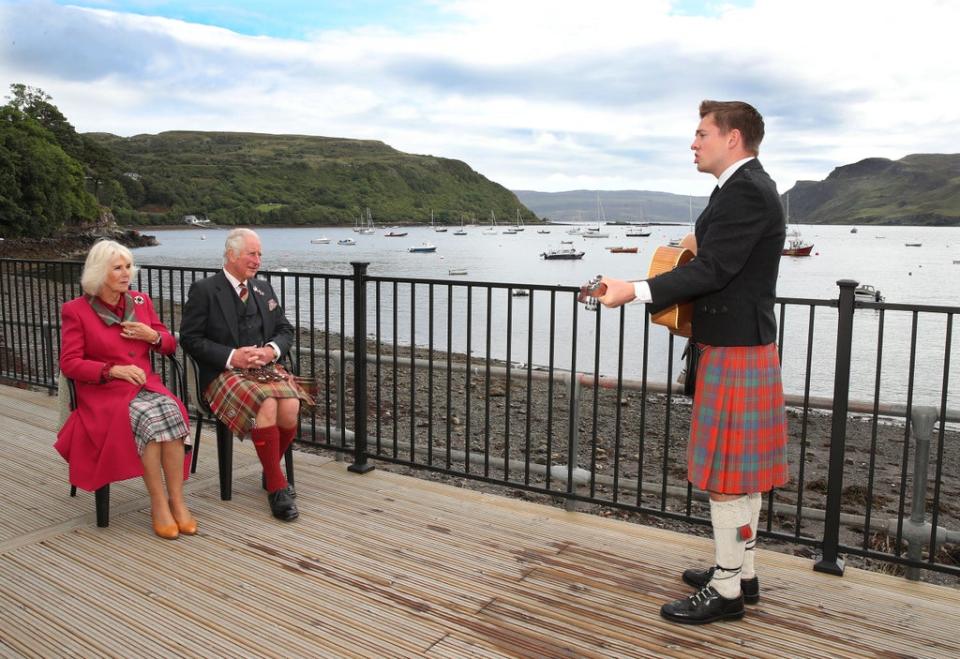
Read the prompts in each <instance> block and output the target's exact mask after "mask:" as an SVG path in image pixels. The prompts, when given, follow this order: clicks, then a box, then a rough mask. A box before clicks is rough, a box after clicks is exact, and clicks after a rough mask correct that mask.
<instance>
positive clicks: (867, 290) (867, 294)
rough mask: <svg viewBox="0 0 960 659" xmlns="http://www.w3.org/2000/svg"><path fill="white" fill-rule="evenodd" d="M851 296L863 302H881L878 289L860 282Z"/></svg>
mask: <svg viewBox="0 0 960 659" xmlns="http://www.w3.org/2000/svg"><path fill="white" fill-rule="evenodd" d="M853 297H854V298H855V299H857V300H863V301H864V302H883V296H882V295H881V294H880V291H879V290H877V289H876V288H874V287H873V286H871V285H870V284H860V285H859V286H857V287H856V288H855V289H854V291H853Z"/></svg>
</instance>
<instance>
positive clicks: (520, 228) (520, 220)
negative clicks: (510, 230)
mask: <svg viewBox="0 0 960 659" xmlns="http://www.w3.org/2000/svg"><path fill="white" fill-rule="evenodd" d="M525 228H526V227H525V226H523V217H521V216H520V209H519V208H518V209H517V224H516V226H515V227H514V229H515V230H516V231H523V230H524V229H525Z"/></svg>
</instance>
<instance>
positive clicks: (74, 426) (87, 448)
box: [54, 291, 189, 491]
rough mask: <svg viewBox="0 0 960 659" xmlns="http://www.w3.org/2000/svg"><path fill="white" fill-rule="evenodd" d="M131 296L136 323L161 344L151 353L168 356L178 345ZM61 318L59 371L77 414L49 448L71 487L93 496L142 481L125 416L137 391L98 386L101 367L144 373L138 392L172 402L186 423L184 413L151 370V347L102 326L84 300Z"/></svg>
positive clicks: (141, 297)
mask: <svg viewBox="0 0 960 659" xmlns="http://www.w3.org/2000/svg"><path fill="white" fill-rule="evenodd" d="M130 295H131V297H132V298H133V299H134V310H133V311H134V316H135V317H136V319H137V320H138V321H139V322H141V323H144V324H146V325H149V326H150V327H152V328H153V329H155V330H156V331H158V332H160V336H161V342H160V345H159V346H157V347H156V348H154V349H155V350H157V351H158V352H160V353H162V354H164V355H169V354H172V353H173V352H174V351H175V350H176V349H177V340H176V339H175V338H174V337H173V335H172V334H170V332H169V331H167V328H166V327H164V325H163V323H162V322H160V319H159V318H158V317H157V313H156V311H154V309H153V302H151V301H150V298H149V297H147V295H146V294H144V293H139V292H136V291H130ZM138 301H139V302H140V303H139V304H138V303H137V302H138ZM61 317H62V321H63V327H62V330H61V337H60V370H61V371H62V372H63V374H64V375H65V376H67V377H68V378H70V379H71V380H73V381H74V384H75V385H76V390H77V409H75V410H74V411H73V412H71V414H70V416H69V417H68V418H67V422H66V423H64V424H63V428H61V429H60V433H59V434H58V435H57V442H56V443H55V444H54V448H56V449H57V451H58V452H59V453H60V455H62V456H63V458H64V460H66V461H67V462H68V463H69V464H70V484H71V485H76V486H77V487H79V488H81V489H84V490H89V491H93V490H96V489H99V488H100V487H102V486H103V485H106V484H108V483H112V482H114V481H121V480H126V479H128V478H135V477H138V476H142V475H143V464H142V463H141V462H140V456H139V455H138V454H137V445H136V441H135V440H134V438H133V429H132V428H131V427H130V412H129V405H130V401H131V400H133V398H134V396H136V395H137V392H138V391H139V390H140V388H139V387H137V386H135V385H133V384H130V383H129V382H127V381H126V380H117V379H113V380H107V381H106V382H105V383H103V384H100V374H101V372H102V371H103V367H104V366H105V365H106V364H107V363H108V362H109V363H113V364H118V365H126V364H135V365H137V366H139V367H140V368H142V369H143V370H144V371H145V372H146V373H147V382H146V384H145V385H143V388H144V389H146V390H148V391H155V392H158V393H162V394H165V395H167V396H170V397H171V398H174V400H176V401H177V404H178V405H179V406H180V413H181V414H183V418H184V421H186V422H187V423H189V418H188V417H187V410H186V408H185V407H184V406H183V403H182V402H181V401H180V400H179V399H177V398H175V397H174V395H173V394H172V393H171V392H170V391H169V390H168V389H167V388H166V387H165V386H163V382H162V381H161V379H160V376H159V375H157V374H156V373H154V372H153V369H152V368H151V367H150V350H151V348H152V346H150V345H149V344H148V343H147V342H145V341H139V340H135V339H125V338H123V337H122V336H120V330H121V327H120V324H119V323H117V324H114V325H110V326H109V327H108V326H107V325H106V324H104V322H103V321H102V320H101V319H100V317H99V316H98V315H97V313H96V312H95V311H94V310H93V307H91V306H90V303H89V302H88V301H87V299H86V298H85V297H80V298H77V299H75V300H71V301H70V302H67V303H66V304H64V305H63V309H62V310H61ZM185 464H186V461H185Z"/></svg>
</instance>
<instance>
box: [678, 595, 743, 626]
mask: <svg viewBox="0 0 960 659" xmlns="http://www.w3.org/2000/svg"><path fill="white" fill-rule="evenodd" d="M660 615H662V616H663V617H664V618H666V619H667V620H669V621H670V622H679V623H681V624H684V625H705V624H707V623H708V622H716V621H717V620H726V619H730V620H737V619H739V618H742V617H743V595H742V594H741V595H740V596H738V597H736V598H735V599H732V600H731V599H727V598H726V597H722V596H721V595H720V593H718V592H717V591H715V590H714V589H713V587H712V586H707V587H705V588H701V589H700V590H698V591H697V592H695V593H694V594H693V595H691V596H690V597H685V598H683V599H679V600H676V601H673V602H670V603H669V604H664V605H663V606H661V607H660Z"/></svg>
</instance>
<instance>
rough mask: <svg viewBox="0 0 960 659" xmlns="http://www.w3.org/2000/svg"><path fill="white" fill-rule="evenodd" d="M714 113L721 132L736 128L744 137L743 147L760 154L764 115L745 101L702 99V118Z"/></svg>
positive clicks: (754, 153) (714, 119)
mask: <svg viewBox="0 0 960 659" xmlns="http://www.w3.org/2000/svg"><path fill="white" fill-rule="evenodd" d="M708 114H712V115H713V121H714V122H715V123H716V124H717V128H719V129H720V132H721V133H729V132H730V131H731V130H732V129H734V128H736V129H737V130H739V131H740V135H741V136H742V137H743V148H745V149H746V150H747V151H749V152H750V153H752V154H753V155H758V154H759V153H760V142H762V141H763V116H762V115H761V114H760V113H759V112H757V109H756V108H755V107H753V106H752V105H750V104H749V103H744V102H743V101H702V102H701V103H700V118H701V119H703V118H704V117H706V116H707V115H708Z"/></svg>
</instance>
